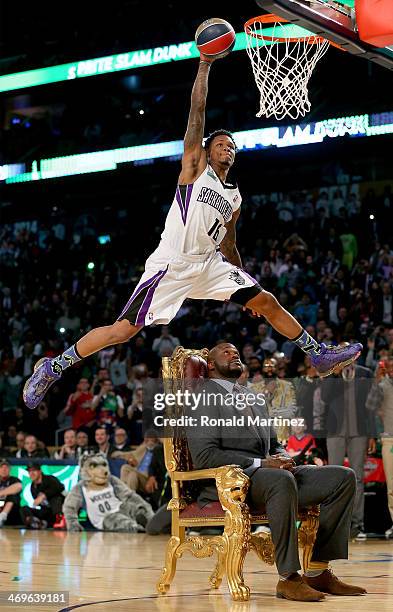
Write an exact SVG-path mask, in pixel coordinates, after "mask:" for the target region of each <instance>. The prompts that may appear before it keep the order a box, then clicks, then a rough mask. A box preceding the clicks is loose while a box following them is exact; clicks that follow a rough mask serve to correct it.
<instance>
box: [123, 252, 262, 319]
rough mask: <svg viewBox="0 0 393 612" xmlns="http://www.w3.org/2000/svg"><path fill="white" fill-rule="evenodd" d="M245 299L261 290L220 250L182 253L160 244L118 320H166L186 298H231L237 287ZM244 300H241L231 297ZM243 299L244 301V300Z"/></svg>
mask: <svg viewBox="0 0 393 612" xmlns="http://www.w3.org/2000/svg"><path fill="white" fill-rule="evenodd" d="M250 288H252V289H251V290H250V292H249V293H246V292H245V293H244V295H245V296H246V297H247V299H246V300H245V302H246V301H248V300H250V299H251V298H252V297H254V296H255V295H257V294H258V293H259V292H260V291H261V287H260V286H259V285H258V283H257V281H256V280H255V279H254V278H252V276H250V275H249V274H247V272H244V270H242V269H241V268H237V267H236V266H234V265H232V264H231V263H229V261H227V260H226V259H225V257H224V256H223V255H222V253H221V252H220V251H213V252H212V253H208V254H207V255H187V256H185V255H182V254H179V253H176V252H173V251H171V250H169V249H168V248H167V247H166V246H165V247H164V246H162V245H160V246H159V247H158V248H157V249H156V250H155V251H154V253H153V254H152V255H150V257H149V259H148V260H147V261H146V265H145V271H144V273H143V275H142V277H141V279H140V281H139V283H138V285H137V286H136V288H135V290H134V292H133V293H132V295H131V297H130V299H129V300H128V302H127V304H126V305H125V307H124V308H123V311H122V313H121V315H120V316H119V318H118V321H121V320H122V319H128V320H129V321H130V323H132V324H133V325H142V326H144V325H152V324H153V323H154V324H164V325H166V324H167V323H169V322H170V321H171V320H172V319H173V318H174V317H175V316H176V314H177V312H178V311H179V309H180V307H181V305H182V303H183V302H184V300H185V299H186V298H191V299H194V300H220V301H225V300H230V299H231V296H232V295H233V294H235V293H236V292H237V291H238V290H239V289H250ZM234 301H236V302H237V303H243V302H241V301H240V300H239V301H238V300H234ZM245 302H244V303H245Z"/></svg>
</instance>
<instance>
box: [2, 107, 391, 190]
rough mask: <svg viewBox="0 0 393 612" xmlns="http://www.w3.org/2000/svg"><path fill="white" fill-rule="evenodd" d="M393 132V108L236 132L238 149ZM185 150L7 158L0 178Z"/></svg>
mask: <svg viewBox="0 0 393 612" xmlns="http://www.w3.org/2000/svg"><path fill="white" fill-rule="evenodd" d="M386 134H393V111H391V112H385V113H373V114H370V115H368V114H364V115H350V116H348V117H338V118H335V119H323V120H322V121H313V122H311V123H300V124H297V125H277V126H273V127H268V128H259V129H255V130H245V131H242V132H234V134H233V136H234V139H235V142H236V144H237V148H238V151H239V152H240V153H243V152H247V151H263V150H264V149H270V148H274V147H276V148H279V149H281V148H285V147H294V146H304V145H311V144H321V143H323V142H325V141H329V140H330V139H332V138H334V139H338V138H344V137H346V138H348V137H349V138H362V137H370V136H380V135H386ZM182 153H183V141H182V140H172V141H169V142H159V143H153V144H145V145H137V146H133V147H123V148H121V149H107V150H105V151H93V152H91V153H82V154H79V153H78V154H75V155H67V156H64V157H52V158H49V159H38V160H34V161H32V162H30V163H29V164H26V163H21V164H5V165H4V166H0V183H1V182H2V181H4V182H5V183H8V184H11V183H27V182H30V181H40V180H44V179H51V178H58V177H65V176H75V175H78V174H89V173H93V172H106V171H108V170H116V169H117V168H118V167H119V166H120V165H121V164H124V163H132V164H134V165H142V164H146V163H153V161H154V160H155V159H167V160H170V161H175V160H179V159H180V157H181V156H182Z"/></svg>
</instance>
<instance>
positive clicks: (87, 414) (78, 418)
mask: <svg viewBox="0 0 393 612" xmlns="http://www.w3.org/2000/svg"><path fill="white" fill-rule="evenodd" d="M89 389H90V383H89V381H88V380H87V378H81V379H80V381H79V383H78V384H77V387H76V392H75V393H71V395H70V397H69V398H68V401H67V404H66V407H65V409H64V414H70V415H71V416H72V428H73V429H75V430H78V429H79V428H80V427H91V426H92V425H93V423H94V421H95V411H94V410H92V408H91V401H92V399H93V394H92V393H90V390H89Z"/></svg>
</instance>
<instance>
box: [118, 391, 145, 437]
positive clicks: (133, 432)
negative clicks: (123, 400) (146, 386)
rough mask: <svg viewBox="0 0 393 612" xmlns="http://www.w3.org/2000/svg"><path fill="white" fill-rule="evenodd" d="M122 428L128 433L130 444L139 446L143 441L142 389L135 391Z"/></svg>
mask: <svg viewBox="0 0 393 612" xmlns="http://www.w3.org/2000/svg"><path fill="white" fill-rule="evenodd" d="M122 423H123V425H124V428H125V429H126V430H127V431H128V432H129V433H130V439H131V440H132V444H140V443H141V442H142V440H143V434H142V429H143V389H142V387H139V388H137V389H135V392H134V395H133V401H132V404H131V405H130V406H128V408H127V416H126V418H125V419H123V421H122Z"/></svg>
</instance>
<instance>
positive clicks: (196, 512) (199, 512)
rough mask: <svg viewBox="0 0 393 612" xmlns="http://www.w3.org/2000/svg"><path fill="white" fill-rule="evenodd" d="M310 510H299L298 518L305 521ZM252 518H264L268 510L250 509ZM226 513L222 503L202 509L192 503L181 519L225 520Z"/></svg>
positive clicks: (212, 503) (213, 503)
mask: <svg viewBox="0 0 393 612" xmlns="http://www.w3.org/2000/svg"><path fill="white" fill-rule="evenodd" d="M307 512H308V509H307V508H299V510H298V518H299V519H304V518H305V517H306V516H307ZM250 513H251V518H252V517H258V518H261V517H262V518H264V516H265V515H266V508H265V506H262V507H261V508H258V509H257V508H250ZM224 515H225V512H224V510H223V509H222V506H221V504H220V502H218V501H216V502H210V503H209V504H206V505H205V506H203V507H202V508H200V507H199V505H198V503H197V502H192V504H189V505H188V506H187V507H186V508H184V510H182V511H181V512H180V518H181V519H197V518H213V517H217V518H224Z"/></svg>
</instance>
